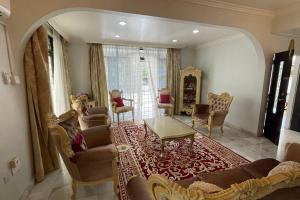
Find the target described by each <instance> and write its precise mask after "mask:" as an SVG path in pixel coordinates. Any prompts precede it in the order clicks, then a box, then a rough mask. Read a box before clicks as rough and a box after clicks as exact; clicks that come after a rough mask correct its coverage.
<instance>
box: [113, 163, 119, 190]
mask: <svg viewBox="0 0 300 200" xmlns="http://www.w3.org/2000/svg"><path fill="white" fill-rule="evenodd" d="M112 176H113V184H114V192H115V194H118V193H119V176H118V166H117V161H116V160H113V161H112Z"/></svg>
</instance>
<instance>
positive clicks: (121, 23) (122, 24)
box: [119, 21, 127, 26]
mask: <svg viewBox="0 0 300 200" xmlns="http://www.w3.org/2000/svg"><path fill="white" fill-rule="evenodd" d="M119 24H120V25H121V26H126V25H127V23H126V22H123V21H122V22H119Z"/></svg>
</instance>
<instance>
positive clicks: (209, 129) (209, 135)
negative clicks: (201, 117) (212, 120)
mask: <svg viewBox="0 0 300 200" xmlns="http://www.w3.org/2000/svg"><path fill="white" fill-rule="evenodd" d="M207 129H208V137H211V129H212V128H211V127H210V126H208V127H207Z"/></svg>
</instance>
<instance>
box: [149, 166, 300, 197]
mask: <svg viewBox="0 0 300 200" xmlns="http://www.w3.org/2000/svg"><path fill="white" fill-rule="evenodd" d="M296 186H300V170H294V171H290V172H286V173H279V174H275V175H272V176H269V177H263V178H260V179H249V180H247V181H244V182H242V183H239V184H232V185H231V187H230V188H228V189H224V190H222V191H220V192H217V193H212V194H207V193H204V192H202V191H200V190H197V191H196V190H189V189H186V188H184V187H182V186H180V185H178V184H177V183H175V182H173V181H170V180H168V178H166V177H164V176H162V175H159V174H154V175H151V176H150V177H149V179H148V188H149V191H150V192H151V195H152V199H154V200H161V199H164V200H233V199H236V200H238V199H243V200H255V199H260V198H262V197H264V196H266V195H268V194H270V193H272V192H274V191H275V190H277V189H281V188H291V187H296Z"/></svg>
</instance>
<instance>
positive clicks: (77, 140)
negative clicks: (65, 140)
mask: <svg viewBox="0 0 300 200" xmlns="http://www.w3.org/2000/svg"><path fill="white" fill-rule="evenodd" d="M86 149H87V145H86V142H85V140H84V137H83V135H82V132H81V131H79V132H77V134H76V135H75V136H74V138H73V140H72V150H73V151H74V152H80V151H85V150H86Z"/></svg>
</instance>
